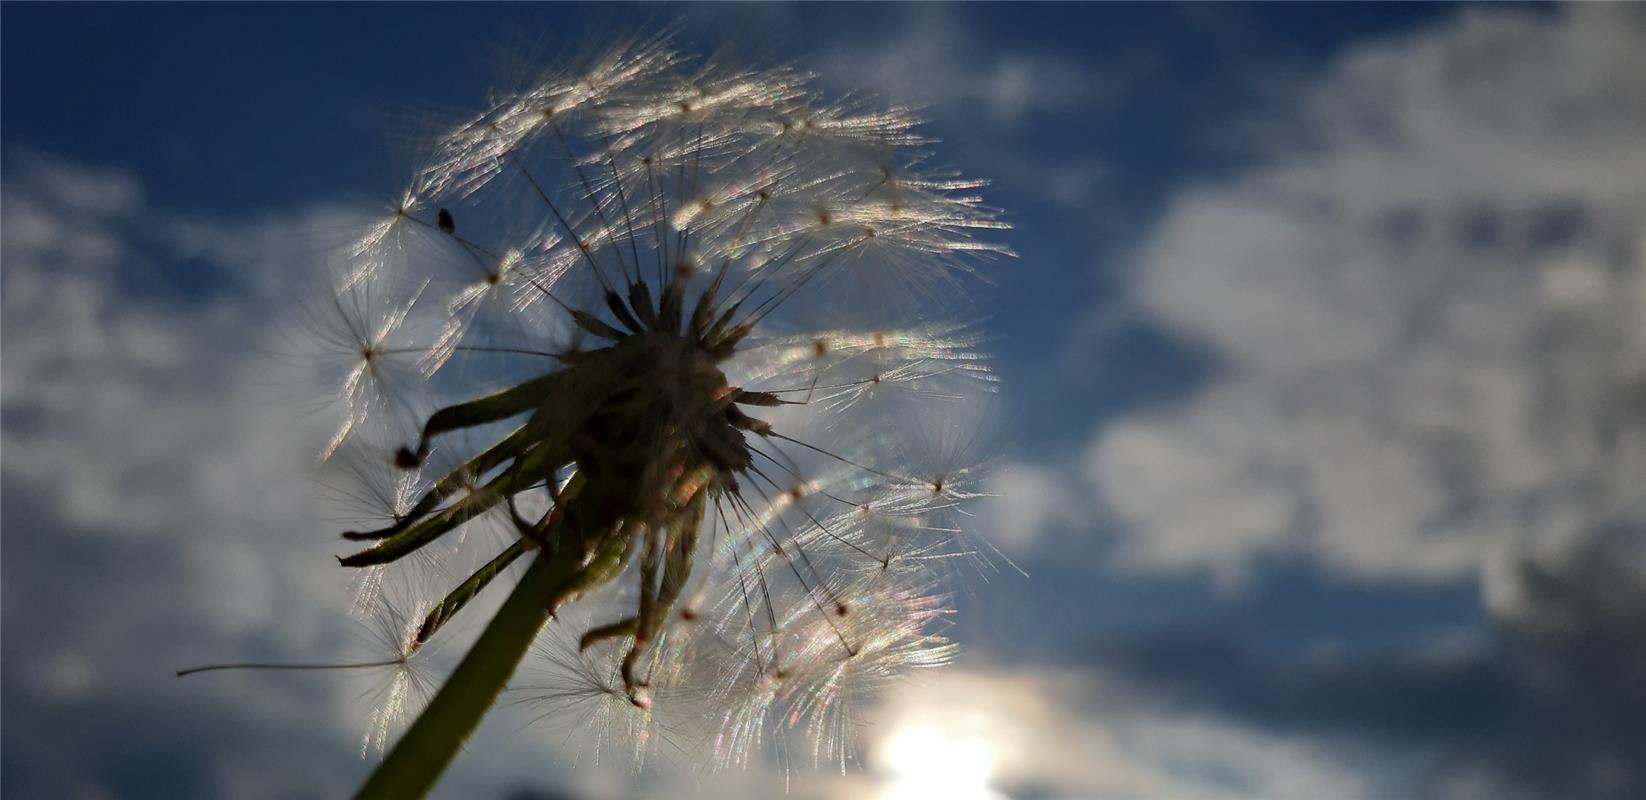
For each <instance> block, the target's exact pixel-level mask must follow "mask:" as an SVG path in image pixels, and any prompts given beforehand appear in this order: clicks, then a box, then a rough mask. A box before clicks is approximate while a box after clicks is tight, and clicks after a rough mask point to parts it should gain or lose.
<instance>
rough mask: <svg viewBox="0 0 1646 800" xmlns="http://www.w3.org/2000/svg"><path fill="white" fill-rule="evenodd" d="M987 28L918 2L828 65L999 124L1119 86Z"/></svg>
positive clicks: (860, 81)
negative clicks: (1004, 40) (978, 112)
mask: <svg viewBox="0 0 1646 800" xmlns="http://www.w3.org/2000/svg"><path fill="white" fill-rule="evenodd" d="M985 35H986V34H985V33H982V32H978V31H974V30H972V29H971V28H970V27H968V26H967V25H966V23H965V22H963V21H962V20H960V19H958V18H956V17H955V15H954V12H953V10H951V9H948V8H945V7H943V6H938V5H928V6H919V7H911V8H910V9H909V11H908V16H907V19H906V20H904V22H903V24H901V25H898V26H897V30H896V33H895V34H894V35H890V36H887V37H885V38H883V39H881V40H879V41H871V42H867V43H854V44H844V45H841V46H839V47H837V48H836V49H835V50H834V51H832V52H831V53H829V54H828V55H827V56H826V57H825V59H824V61H825V66H826V67H827V69H826V70H825V73H826V74H827V75H828V77H829V79H830V80H831V81H835V82H837V83H838V85H840V86H843V87H851V88H863V87H868V88H870V89H873V90H874V91H876V92H879V93H881V94H882V95H884V96H885V97H886V98H888V99H890V100H892V101H894V102H900V103H914V104H918V105H921V106H926V107H930V108H932V109H934V110H936V111H938V112H939V113H945V114H958V113H969V112H970V111H972V110H974V109H982V111H983V112H984V115H985V117H986V119H987V121H988V122H989V123H991V124H994V125H999V126H1012V125H1016V124H1018V123H1019V122H1022V121H1023V120H1025V119H1027V118H1028V117H1029V116H1030V115H1031V114H1036V113H1042V112H1058V111H1067V110H1069V109H1073V108H1075V107H1078V106H1082V105H1084V104H1089V103H1090V102H1091V101H1093V100H1096V99H1100V98H1101V97H1102V96H1104V95H1106V94H1109V93H1112V92H1113V91H1115V89H1116V87H1115V86H1114V85H1113V84H1112V83H1111V82H1110V81H1108V80H1104V79H1101V77H1100V76H1097V75H1093V74H1092V73H1091V71H1090V70H1088V69H1086V68H1084V67H1082V66H1081V65H1080V64H1079V63H1077V62H1075V61H1074V60H1072V59H1069V58H1066V57H1063V56H1060V55H1058V54H1055V53H1048V52H1025V51H1015V52H1014V51H1010V50H1002V49H1001V48H999V47H994V46H990V47H984V46H981V45H980V41H979V39H980V37H982V36H985Z"/></svg>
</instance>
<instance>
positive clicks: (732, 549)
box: [323, 39, 1010, 797]
mask: <svg viewBox="0 0 1646 800" xmlns="http://www.w3.org/2000/svg"><path fill="white" fill-rule="evenodd" d="M918 124H919V120H917V119H916V118H915V116H914V115H913V114H912V113H911V112H909V111H908V110H907V109H901V108H891V109H884V108H873V107H871V106H870V104H868V103H866V102H864V101H862V100H858V99H852V100H846V101H839V100H829V99H827V98H825V97H823V96H822V95H821V94H820V93H819V92H818V91H817V90H815V89H814V88H812V87H811V85H810V84H809V79H808V76H806V75H804V74H801V73H799V72H796V71H793V70H788V69H766V70H751V69H746V68H741V67H737V66H733V65H730V64H727V63H723V62H721V61H719V60H714V59H710V60H698V59H693V58H688V57H687V56H685V55H682V54H680V53H678V52H676V51H675V50H673V49H672V48H671V47H670V46H669V45H668V43H667V42H666V41H665V40H662V39H642V40H636V41H633V42H629V43H626V44H624V45H622V46H619V47H616V48H613V49H611V50H610V51H608V52H606V53H604V54H603V55H601V56H599V57H597V58H595V59H593V60H592V61H590V62H588V63H587V64H586V65H583V66H581V67H579V68H573V69H563V70H553V71H550V72H547V73H544V74H542V75H539V76H537V77H536V78H535V79H533V80H530V81H526V82H524V83H523V85H521V86H518V87H514V88H513V89H512V90H509V91H505V92H502V93H500V94H499V95H497V99H495V100H494V101H493V102H492V103H491V104H490V105H489V106H488V107H487V108H485V109H484V110H482V111H481V112H479V113H477V114H475V115H473V116H471V117H469V118H467V119H465V120H462V121H460V122H459V123H457V124H456V125H455V126H453V127H452V128H451V129H450V130H449V131H448V132H447V133H446V134H444V135H443V136H440V137H438V138H437V139H436V141H435V142H434V145H433V150H432V152H431V153H430V154H429V156H428V157H427V159H426V161H425V162H424V166H423V167H422V168H421V169H420V170H419V171H417V173H416V174H415V176H414V178H413V180H412V181H411V182H410V186H409V188H407V189H406V190H405V191H404V192H403V193H402V194H401V195H399V196H398V197H397V198H396V201H395V202H394V203H393V205H392V206H391V207H390V208H389V209H387V211H386V213H385V214H384V215H383V217H382V218H381V219H379V220H377V221H375V222H374V223H373V224H372V225H370V227H369V229H368V230H367V231H366V232H365V233H364V234H363V235H362V236H361V237H360V239H359V240H358V242H357V244H356V245H355V246H353V247H352V248H350V249H349V250H348V254H347V255H348V259H347V263H346V264H344V265H342V268H341V270H340V272H341V275H342V277H341V279H340V280H339V281H338V282H337V283H338V285H339V286H340V287H341V288H340V289H339V292H338V297H339V299H338V301H337V302H336V303H335V306H336V310H337V311H338V312H340V313H341V315H342V316H343V317H344V319H343V321H342V322H341V324H334V325H332V326H331V327H330V328H328V330H331V331H334V334H333V335H332V336H330V338H329V341H332V342H334V343H335V344H337V345H338V348H337V350H338V352H337V355H338V356H339V357H340V358H342V359H344V360H343V361H342V362H340V364H341V366H343V369H342V370H341V375H340V376H339V380H340V384H339V385H340V386H341V390H342V391H341V396H340V405H341V407H342V411H343V417H344V422H343V424H342V426H341V428H340V429H339V430H338V433H337V436H336V437H335V438H334V439H333V441H332V442H331V443H330V445H329V446H328V447H327V449H326V452H325V453H323V455H324V456H326V457H328V458H329V457H333V456H334V454H335V453H337V452H338V451H339V450H340V449H341V448H343V447H344V445H345V444H346V443H349V442H365V443H366V444H362V445H359V446H361V447H365V448H367V449H370V447H371V445H370V444H369V443H370V442H373V441H380V440H381V439H382V437H398V442H399V445H398V446H392V447H389V448H384V452H381V453H380V455H379V457H378V460H377V461H375V462H368V464H373V463H374V464H375V465H376V466H375V469H377V470H379V471H380V473H381V476H380V477H379V479H378V480H379V482H380V484H381V485H384V486H387V487H392V488H393V492H392V494H393V495H394V497H395V498H396V501H395V503H394V506H395V508H394V510H393V512H392V513H391V514H389V515H387V516H386V517H385V518H384V519H383V521H382V522H381V524H379V525H377V526H375V527H367V528H364V529H359V530H350V531H348V532H346V533H345V534H344V537H345V538H346V539H348V540H350V541H353V542H357V543H361V549H358V550H357V551H354V552H351V553H349V554H347V555H345V556H343V557H342V558H341V559H340V561H341V563H342V564H343V565H344V566H346V567H351V568H357V569H362V570H375V571H379V572H380V571H382V570H385V569H412V570H418V569H422V570H428V569H429V565H430V564H431V562H433V563H439V562H440V561H443V560H445V559H444V558H441V559H428V558H424V557H423V556H424V555H425V554H427V553H429V552H430V551H431V550H434V551H436V552H437V553H447V552H450V550H451V549H452V546H451V545H450V544H449V543H450V542H451V541H452V540H453V537H460V536H462V535H463V534H462V531H464V530H465V529H466V528H467V527H469V526H472V525H474V524H476V522H477V520H480V519H482V518H489V519H493V520H504V528H505V533H506V536H505V537H504V541H502V542H501V543H499V544H497V545H496V549H495V550H493V551H488V552H486V553H484V554H482V555H481V556H480V558H479V559H478V561H479V566H478V568H476V569H474V570H473V571H472V572H471V573H469V574H468V575H467V577H464V578H462V579H461V580H456V581H455V586H453V588H451V589H450V591H449V593H447V594H445V595H444V596H443V597H441V598H438V599H436V600H435V601H434V602H433V603H432V605H431V606H430V609H431V610H430V611H429V613H428V614H427V615H426V617H425V618H424V619H423V620H422V621H421V623H420V624H419V625H417V626H416V633H415V635H414V636H413V639H412V645H413V646H414V647H415V646H421V644H422V643H424V642H427V641H430V640H431V639H432V638H434V637H436V636H439V635H440V634H441V632H442V631H443V630H445V628H446V626H447V625H449V624H452V623H453V622H454V621H458V620H463V621H467V619H466V617H467V615H465V614H464V609H465V608H466V607H467V606H468V605H469V603H470V602H471V601H472V600H473V599H474V598H475V597H476V596H478V595H479V594H480V593H482V592H483V591H485V590H486V589H487V587H488V586H489V585H490V584H492V583H494V582H505V581H506V580H507V576H511V575H515V574H518V577H517V578H514V580H513V582H514V586H513V588H512V590H510V592H509V594H508V597H507V599H506V600H505V601H504V603H503V605H502V607H501V609H500V610H499V611H498V612H497V613H496V615H495V616H494V617H493V618H492V620H491V622H490V623H489V624H487V625H486V627H485V629H484V630H483V631H482V633H481V634H480V636H479V638H478V639H477V640H476V641H475V643H474V645H473V646H472V648H471V650H470V651H469V653H468V655H467V656H465V657H464V659H463V660H462V662H461V663H460V664H459V665H458V667H457V668H456V670H455V671H454V672H453V673H452V675H451V676H450V677H449V678H448V679H447V680H446V682H445V684H444V687H443V688H442V689H441V691H440V692H439V694H437V695H436V696H435V697H434V699H433V700H432V701H431V702H430V704H429V705H428V708H427V709H426V710H425V711H424V712H423V714H422V715H421V716H420V717H419V719H418V720H417V721H416V722H414V723H413V724H412V726H411V727H410V728H409V729H408V731H407V733H406V734H405V735H404V736H403V737H402V738H401V739H400V741H399V742H397V743H396V744H395V746H394V748H393V749H392V750H391V752H390V753H389V755H388V757H387V758H386V759H385V761H384V762H383V764H382V765H381V767H380V768H379V769H378V770H377V771H376V773H374V775H373V776H372V778H371V779H370V781H369V782H368V783H367V785H366V787H365V788H364V789H363V790H362V792H361V794H360V796H362V797H388V796H395V797H399V796H417V795H421V794H423V793H424V792H426V791H427V790H428V789H429V787H430V786H432V784H433V783H434V781H435V780H436V779H437V778H438V776H439V774H440V773H441V771H442V770H443V769H444V767H445V766H446V764H447V763H448V762H449V760H450V759H451V758H452V757H453V755H454V754H455V753H456V751H457V749H458V748H459V747H460V745H461V743H462V741H463V740H464V739H465V738H466V736H467V735H468V733H469V732H470V731H471V730H472V729H473V727H474V726H475V725H476V724H477V723H478V721H479V719H480V718H481V717H482V716H483V715H484V714H485V712H486V711H487V709H488V708H489V707H490V706H491V704H492V703H493V702H494V701H495V700H496V698H497V697H498V695H499V693H500V692H501V691H502V689H503V687H504V685H505V683H506V682H507V681H508V680H509V679H510V677H511V675H513V673H514V672H515V670H516V667H517V665H518V664H519V663H520V661H521V660H522V658H523V657H524V656H525V654H526V653H527V651H528V650H529V649H531V647H532V644H533V642H534V640H535V639H537V638H538V635H539V632H540V630H542V629H544V628H545V627H547V629H548V631H549V633H548V634H546V635H545V636H544V637H543V640H542V641H541V642H540V643H539V644H538V650H539V651H540V652H546V653H547V655H545V656H544V657H543V660H545V661H547V663H548V664H549V667H548V675H549V678H547V679H542V680H536V681H528V684H529V685H528V686H525V687H520V688H517V690H516V691H517V692H518V693H519V695H520V696H519V698H518V699H519V702H520V704H522V705H524V706H527V707H531V708H534V709H536V710H537V713H538V715H539V716H542V717H545V718H548V719H554V718H559V717H566V716H569V717H571V718H572V720H573V725H574V727H579V728H584V729H587V730H592V731H593V732H594V734H595V738H596V739H597V741H596V742H595V745H594V748H593V753H595V754H596V757H598V753H601V752H606V753H611V752H624V753H626V754H627V757H628V758H629V760H631V761H632V762H633V763H635V764H639V763H640V762H641V761H642V760H643V758H644V755H645V754H646V753H647V752H648V751H651V750H655V749H656V748H657V747H658V746H659V743H660V742H664V741H668V742H671V743H672V744H673V746H675V747H678V748H680V749H682V750H684V751H688V752H690V751H692V749H693V748H707V749H709V750H710V751H711V756H712V757H711V758H709V759H706V760H707V761H708V762H710V763H713V764H716V765H720V766H734V765H740V764H746V763H748V761H749V760H750V759H751V758H752V757H753V754H755V753H757V752H759V750H760V749H761V748H762V747H765V746H771V747H772V748H773V749H775V750H776V751H777V752H778V754H779V756H780V757H783V758H788V757H789V752H790V750H791V747H790V744H789V743H790V742H791V741H792V740H803V741H805V742H807V745H806V746H805V747H804V748H803V749H800V748H793V749H794V750H795V752H798V753H808V752H809V753H810V754H811V758H812V760H813V761H814V762H816V763H832V764H836V765H838V766H840V767H842V768H844V766H845V764H846V763H847V761H848V760H849V759H850V757H851V752H852V750H851V744H850V740H851V734H852V732H853V730H854V728H855V727H856V711H857V710H858V709H859V708H861V706H862V704H863V703H864V702H866V701H867V700H869V699H870V698H872V697H873V696H874V694H875V692H877V691H878V690H880V689H882V688H884V687H885V686H886V685H888V684H889V683H890V682H891V681H892V680H893V679H895V678H896V677H897V676H899V675H901V674H903V673H904V672H906V671H908V670H909V669H914V668H922V667H928V666H935V665H938V664H941V663H943V662H945V661H947V660H948V659H949V658H951V657H952V654H953V650H954V648H953V646H952V645H951V644H950V643H949V641H948V640H947V639H946V638H945V637H944V636H943V633H942V629H943V627H944V625H946V624H947V622H946V620H947V616H948V611H949V606H948V603H947V599H946V598H947V595H946V594H945V593H944V592H942V591H940V590H939V588H938V582H937V581H938V576H937V574H936V573H935V572H934V571H933V570H932V569H931V568H930V567H931V566H932V565H933V564H935V563H938V561H939V560H940V559H943V558H945V557H948V556H951V555H954V554H956V553H958V552H963V551H966V550H968V549H969V546H968V545H966V544H965V543H964V540H963V539H961V538H960V537H957V536H953V535H948V534H949V533H950V532H951V529H952V528H953V525H954V519H955V518H956V509H957V506H958V505H959V504H961V503H963V502H964V501H965V500H967V499H969V498H970V497H973V496H976V491H975V487H974V486H972V485H971V483H972V482H973V479H974V478H975V476H976V473H975V471H972V470H971V468H970V467H968V466H967V465H962V464H948V463H945V464H944V469H945V470H947V472H946V473H945V474H946V475H948V476H950V477H949V480H951V481H952V482H951V483H948V484H945V483H944V480H945V479H944V478H942V477H938V478H933V477H931V476H922V475H919V474H916V473H915V471H914V467H916V466H917V465H913V464H910V463H908V462H907V461H906V457H907V454H908V452H910V451H909V448H910V447H912V446H914V445H915V444H918V442H916V441H915V439H914V438H911V431H913V430H915V429H920V430H930V429H933V426H937V427H936V429H941V430H948V429H945V428H942V423H941V422H939V420H943V419H948V418H950V417H956V416H958V418H962V419H965V418H968V417H967V416H966V414H965V413H963V412H964V411H965V409H967V408H968V407H969V406H970V405H971V403H972V401H974V400H976V399H977V398H978V397H979V396H981V395H983V394H986V393H987V392H988V391H989V390H990V389H992V387H993V382H994V374H993V372H992V370H991V369H990V367H989V364H988V361H987V360H986V359H985V358H984V357H983V355H982V354H981V353H980V352H979V347H980V345H981V344H982V340H981V337H980V336H978V334H977V333H976V327H975V325H973V324H968V322H969V320H966V319H965V317H967V316H969V315H972V314H974V313H975V312H974V310H973V309H971V308H970V307H968V306H967V303H966V299H965V298H966V288H967V285H968V284H969V283H970V282H972V281H973V280H974V279H975V277H976V275H977V272H978V270H979V268H980V266H981V265H983V264H984V263H986V262H987V261H989V260H990V259H991V258H992V257H993V256H997V255H1003V254H1005V255H1009V254H1010V253H1009V251H1008V250H1007V249H1006V248H1005V247H1004V246H1003V245H1000V244H998V243H993V242H991V241H989V240H988V239H987V236H988V235H989V234H990V233H992V232H994V231H998V230H1000V229H1003V228H1005V227H1006V225H1005V224H1004V223H1003V222H1001V221H1000V219H999V214H998V212H996V211H995V210H993V209H991V208H989V207H987V206H985V205H984V204H983V201H982V200H981V198H980V197H979V196H978V194H977V190H978V189H980V188H981V187H982V186H983V185H984V184H983V182H981V181H976V180H970V179H965V178H961V177H959V176H958V175H956V174H953V173H951V172H949V171H945V170H942V169H936V168H932V167H930V166H928V164H927V160H928V159H929V154H928V153H926V152H924V151H922V150H921V148H922V147H924V146H926V145H928V144H930V143H931V141H932V140H930V139H927V138H926V137H925V136H924V135H922V134H921V133H919V132H918V131H917V130H916V129H917V126H918ZM402 340H417V341H418V344H415V345H413V344H406V343H404V342H403V341H402ZM391 357H393V358H395V359H399V358H400V357H409V358H410V360H411V361H412V362H413V363H415V370H414V372H415V377H416V378H417V380H415V381H405V380H401V378H403V377H404V371H405V370H404V363H403V362H401V361H399V360H395V361H393V362H391V361H390V359H391ZM391 363H392V365H393V368H392V369H391V368H390V365H391ZM411 393H415V395H416V396H412V394H411ZM402 409H426V410H428V411H432V413H426V416H423V417H421V418H420V419H417V420H416V421H415V422H412V423H411V424H409V425H408V424H407V423H406V419H407V417H408V414H407V413H405V412H404V411H402ZM945 441H947V440H945ZM968 441H969V440H968ZM959 449H960V448H950V450H955V451H957V452H958V450H959ZM945 454H946V455H947V454H950V453H947V452H946V453H945ZM963 484H964V486H963ZM407 486H415V487H416V488H415V489H414V490H413V491H412V493H411V494H410V495H408V494H407V493H406V491H405V487H407ZM934 533H936V534H941V535H933V534H934ZM441 548H444V549H441ZM414 555H418V558H409V557H410V556H414ZM518 565H525V566H524V571H523V572H518V573H517V572H516V571H515V570H516V568H517V566H518ZM574 603H575V607H576V613H575V614H574V613H561V612H562V611H563V610H568V611H569V609H571V608H572V604H574ZM551 619H553V621H552V622H551V621H550V620H551ZM619 740H621V742H622V744H621V745H619V744H618V741H619Z"/></svg>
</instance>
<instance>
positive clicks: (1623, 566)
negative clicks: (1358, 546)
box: [1091, 537, 1646, 798]
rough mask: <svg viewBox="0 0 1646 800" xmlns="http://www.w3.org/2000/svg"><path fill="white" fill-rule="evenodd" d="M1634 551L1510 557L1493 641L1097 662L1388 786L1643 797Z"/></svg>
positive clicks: (1142, 639)
mask: <svg viewBox="0 0 1646 800" xmlns="http://www.w3.org/2000/svg"><path fill="white" fill-rule="evenodd" d="M1636 544H1637V545H1638V542H1637V543H1636ZM1627 555H1629V554H1628V553H1626V552H1624V551H1622V550H1620V544H1619V542H1617V541H1615V540H1613V539H1612V538H1611V537H1608V538H1607V541H1605V542H1590V543H1585V544H1584V545H1583V546H1582V547H1580V548H1577V549H1575V550H1572V551H1568V552H1565V553H1561V554H1559V555H1548V556H1543V557H1539V558H1535V559H1523V560H1518V561H1515V562H1514V563H1513V564H1511V565H1508V566H1506V567H1505V568H1504V569H1503V570H1502V571H1501V572H1500V574H1499V575H1498V577H1497V578H1495V579H1494V582H1495V583H1497V584H1499V586H1498V588H1497V590H1496V593H1497V594H1499V595H1501V596H1503V597H1511V596H1512V597H1514V598H1516V600H1515V601H1514V602H1498V603H1494V604H1493V607H1492V611H1491V619H1490V629H1489V633H1487V634H1486V635H1484V636H1462V637H1446V638H1441V639H1437V640H1433V641H1430V642H1427V643H1418V644H1415V645H1414V644H1403V645H1399V646H1394V647H1386V648H1381V649H1373V650H1355V651H1347V650H1341V649H1323V650H1317V651H1314V652H1304V653H1300V654H1284V653H1274V652H1264V651H1260V650H1257V649H1254V648H1252V647H1249V646H1246V645H1243V644H1241V643H1239V642H1237V641H1234V640H1231V639H1229V638H1227V637H1226V636H1224V635H1221V634H1217V633H1213V632H1204V631H1201V632H1197V631H1181V632H1177V633H1163V632H1153V633H1149V634H1145V635H1142V636H1136V637H1131V638H1126V639H1115V640H1111V641H1109V642H1107V643H1104V644H1102V645H1100V646H1098V647H1096V648H1094V649H1093V651H1092V657H1091V663H1092V664H1094V665H1095V667H1096V668H1097V669H1098V670H1099V671H1100V672H1102V673H1104V674H1107V675H1110V676H1112V678H1113V679H1114V680H1116V681H1118V682H1120V683H1121V684H1122V685H1127V686H1131V687H1133V688H1134V689H1135V691H1136V693H1137V695H1138V696H1139V697H1141V698H1146V700H1143V701H1142V702H1144V703H1145V705H1147V706H1149V707H1151V708H1157V709H1166V710H1170V711H1172V712H1174V713H1180V714H1200V715H1209V716H1210V717H1212V718H1213V719H1215V720H1217V721H1218V722H1219V724H1221V725H1223V726H1226V727H1231V728H1235V729H1250V730H1259V731H1264V732H1267V734H1268V735H1270V736H1275V737H1281V738H1300V739H1306V740H1308V741H1313V742H1316V743H1318V744H1320V745H1322V746H1324V747H1328V748H1330V749H1332V750H1334V751H1335V752H1338V753H1339V754H1340V755H1341V756H1342V757H1343V758H1344V759H1346V762H1347V763H1349V764H1351V765H1354V766H1353V770H1354V771H1355V773H1356V774H1358V775H1361V776H1362V777H1364V778H1367V779H1368V780H1371V782H1370V783H1369V788H1370V789H1371V790H1372V796H1389V797H1394V796H1398V797H1413V798H1449V797H1481V796H1490V797H1504V798H1520V797H1526V798H1536V797H1551V796H1562V797H1586V798H1609V797H1618V798H1622V797H1636V796H1639V794H1640V792H1641V791H1642V789H1643V788H1646V771H1643V770H1642V769H1641V767H1640V765H1639V763H1638V760H1637V759H1635V758H1634V757H1633V755H1632V754H1634V753H1638V752H1640V751H1641V750H1642V748H1646V722H1643V721H1642V719H1641V717H1640V715H1639V714H1637V713H1635V711H1634V710H1635V709H1638V708H1639V707H1640V706H1641V704H1642V703H1646V689H1643V688H1642V687H1646V640H1643V639H1642V638H1641V636H1640V634H1639V620H1640V619H1641V617H1642V615H1643V614H1646V568H1642V567H1641V566H1640V565H1639V562H1630V561H1629V560H1628V559H1627V558H1625V556H1627ZM1635 555H1638V553H1636V554H1635ZM1379 764H1381V765H1382V766H1381V767H1379V766H1378V765H1379ZM1374 776H1376V779H1375V780H1372V779H1373V777H1374ZM1328 794H1329V795H1331V796H1344V794H1343V793H1338V792H1328Z"/></svg>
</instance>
